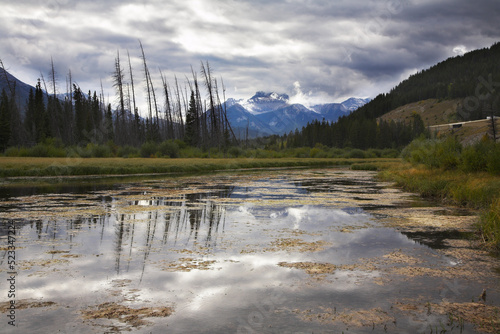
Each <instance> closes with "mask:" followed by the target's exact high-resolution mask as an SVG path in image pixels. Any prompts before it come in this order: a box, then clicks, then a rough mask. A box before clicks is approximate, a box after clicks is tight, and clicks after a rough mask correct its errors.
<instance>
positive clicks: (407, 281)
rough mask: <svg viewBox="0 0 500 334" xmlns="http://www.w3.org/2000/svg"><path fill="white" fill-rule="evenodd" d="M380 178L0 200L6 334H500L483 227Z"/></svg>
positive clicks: (36, 194) (173, 186)
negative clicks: (479, 241) (476, 241)
mask: <svg viewBox="0 0 500 334" xmlns="http://www.w3.org/2000/svg"><path fill="white" fill-rule="evenodd" d="M373 176H374V174H373V173H371V172H358V171H356V172H355V171H350V170H342V169H322V170H294V171H287V170H277V171H268V172H253V173H241V174H213V175H210V176H188V177H176V178H172V177H170V178H166V177H154V178H144V179H140V180H127V179H124V180H121V181H119V182H116V180H115V181H114V183H113V184H112V185H111V184H107V183H105V182H104V183H101V184H99V186H95V182H94V183H93V182H90V183H88V184H85V183H81V182H80V183H78V184H77V185H73V186H68V185H65V184H62V185H61V184H59V186H57V185H55V186H52V187H48V188H43V187H38V188H37V187H30V188H26V187H25V188H21V187H18V188H16V187H12V186H11V187H10V188H8V189H7V188H5V189H3V190H2V191H1V194H2V196H0V208H1V213H0V219H1V223H0V247H1V248H0V249H1V251H0V255H1V262H0V275H1V276H2V277H1V280H0V293H1V294H0V308H1V310H2V313H4V316H3V317H2V318H3V319H1V320H0V321H1V324H0V331H1V332H2V333H3V332H5V333H11V332H12V333H14V332H15V333H35V332H36V333H58V332H61V333H103V332H128V331H132V332H137V333H312V332H314V333H342V332H345V333H349V332H352V333H431V332H432V333H436V332H438V331H443V330H446V331H447V333H476V332H478V333H479V332H490V333H497V332H498V330H499V328H500V323H499V320H498V319H499V318H500V315H499V310H500V309H499V308H498V306H499V305H500V291H499V290H500V288H499V286H500V274H499V272H498V268H499V267H500V261H499V260H498V259H495V258H492V257H490V256H488V255H487V254H485V252H482V251H480V250H477V249H474V248H472V247H471V241H469V240H468V239H469V238H470V226H471V224H472V222H473V221H474V219H475V217H474V215H471V214H470V213H469V212H464V210H463V209H462V210H456V209H453V208H445V207H440V206H436V205H435V204H433V203H427V202H423V201H422V200H421V199H418V198H416V197H415V196H414V195H412V194H408V193H404V192H401V191H399V190H397V189H394V188H392V187H391V186H390V185H389V184H386V183H381V182H377V181H375V180H374V178H373ZM54 189H56V191H55V192H54ZM13 226H14V227H15V239H12V238H11V239H10V242H9V239H8V234H9V228H10V229H11V230H12V228H13ZM11 236H12V235H11ZM9 245H11V246H15V263H12V261H9V252H8V251H9V248H8V246H9ZM12 249H13V248H11V249H10V250H12ZM10 254H11V255H12V253H10ZM11 260H12V258H11ZM9 262H11V263H10V264H9ZM12 264H13V267H10V265H12ZM11 273H15V275H14V276H15V279H14V281H12V280H11V281H8V279H9V278H11V276H12V274H11ZM11 283H13V284H11ZM12 288H14V291H15V297H12V296H10V297H9V293H8V292H9V291H10V290H11V289H12ZM484 289H486V293H485V294H483V295H482V292H483V290H484ZM12 301H14V302H15V310H14V312H12V307H11V308H10V309H9V307H10V304H9V303H10V302H12ZM9 314H14V316H15V324H16V325H17V327H13V326H11V325H9V323H8V322H9V321H11V320H10V319H9V317H8V315H9ZM11 319H12V318H11Z"/></svg>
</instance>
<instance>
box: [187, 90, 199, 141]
mask: <svg viewBox="0 0 500 334" xmlns="http://www.w3.org/2000/svg"><path fill="white" fill-rule="evenodd" d="M196 118H197V110H196V100H195V98H194V92H191V98H190V100H189V109H188V111H187V114H186V130H185V135H184V141H185V142H186V144H188V145H190V146H196V145H197V144H198V131H197V129H196Z"/></svg>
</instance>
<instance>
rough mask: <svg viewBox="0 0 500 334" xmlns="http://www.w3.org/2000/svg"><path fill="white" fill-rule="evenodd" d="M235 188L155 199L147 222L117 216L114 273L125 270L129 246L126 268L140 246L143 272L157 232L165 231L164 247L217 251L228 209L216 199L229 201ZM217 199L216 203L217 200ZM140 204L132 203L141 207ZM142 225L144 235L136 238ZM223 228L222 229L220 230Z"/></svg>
mask: <svg viewBox="0 0 500 334" xmlns="http://www.w3.org/2000/svg"><path fill="white" fill-rule="evenodd" d="M233 190H234V187H231V186H226V187H223V188H221V189H218V190H214V191H211V192H207V193H203V192H200V193H193V194H184V195H180V196H177V197H171V198H166V197H165V198H154V199H151V200H149V201H148V202H147V206H150V207H151V210H148V211H147V213H146V215H147V217H146V219H145V221H144V218H142V217H141V215H144V213H135V214H119V215H116V217H115V221H116V222H115V238H114V240H115V241H114V242H115V247H114V249H115V270H116V272H117V273H119V272H120V270H121V269H122V268H121V266H120V261H121V259H122V257H123V255H124V254H123V252H124V249H123V244H124V242H127V243H128V245H129V249H128V254H127V255H128V256H127V268H126V270H128V269H129V268H130V262H131V261H132V260H133V258H132V254H133V248H134V247H136V248H137V247H140V248H141V250H142V252H143V255H142V266H143V271H144V268H145V265H146V262H147V261H146V260H147V259H148V257H149V255H150V253H151V251H152V248H153V246H156V247H159V246H160V245H155V240H157V239H156V235H157V233H158V231H160V232H162V236H161V239H160V238H158V240H161V247H162V248H166V249H168V248H180V249H190V250H193V249H195V248H196V247H203V248H205V249H208V250H210V249H214V248H215V247H216V246H217V241H218V238H217V236H218V234H219V233H223V231H224V228H223V227H224V222H225V212H226V211H225V207H224V206H223V205H220V203H218V201H217V200H216V199H218V198H229V197H230V196H231V194H232V192H233ZM214 199H215V200H214ZM139 202H140V201H135V202H132V203H130V204H132V205H139V204H140V203H139ZM159 206H162V207H167V208H168V209H167V210H156V207H159ZM139 224H145V229H144V235H142V236H135V233H136V230H138V226H137V225H139ZM221 225H222V228H221ZM137 237H139V238H140V239H141V241H139V242H141V243H142V244H137V242H136V244H134V238H136V239H137Z"/></svg>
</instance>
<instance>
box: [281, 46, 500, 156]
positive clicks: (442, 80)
mask: <svg viewBox="0 0 500 334" xmlns="http://www.w3.org/2000/svg"><path fill="white" fill-rule="evenodd" d="M499 59H500V43H496V44H494V45H493V46H491V47H490V48H485V49H481V50H475V51H471V52H468V53H466V54H464V55H463V56H457V57H454V58H449V59H447V60H445V61H443V62H440V63H438V64H436V65H434V66H432V67H431V68H429V69H426V70H423V71H421V72H418V73H416V74H414V75H411V76H410V77H409V78H408V79H406V80H404V81H403V82H401V83H400V84H399V85H397V86H396V87H395V88H393V89H392V90H391V91H390V92H389V93H384V94H380V95H378V96H377V97H376V98H375V99H373V100H372V101H371V102H369V103H367V104H366V105H364V106H362V107H361V108H359V109H358V110H356V111H354V112H353V113H352V114H350V115H349V116H345V117H341V118H340V119H339V120H338V121H337V122H336V123H326V122H323V123H321V122H314V123H312V124H309V125H308V126H307V127H305V128H303V129H302V131H301V132H298V131H297V132H295V133H290V134H288V135H287V136H284V137H283V138H281V139H280V140H283V141H286V142H288V143H289V145H292V146H302V145H312V146H314V145H316V144H317V143H320V144H323V145H327V146H335V147H347V146H349V147H355V148H361V149H365V148H370V147H378V148H385V147H402V146H405V145H407V144H408V143H409V142H410V141H411V140H412V139H413V138H415V137H416V136H419V135H420V134H421V133H422V132H423V131H424V130H425V127H424V126H423V122H422V119H421V118H420V116H419V115H418V114H414V115H412V117H411V118H410V120H409V121H408V122H406V123H403V122H394V121H385V120H381V121H379V122H377V118H378V117H380V116H382V115H384V114H386V113H388V112H389V111H391V110H393V109H395V108H397V107H400V106H403V105H405V104H408V103H412V102H417V101H421V100H426V99H431V98H434V99H438V100H445V99H461V100H462V102H461V103H460V105H459V110H458V117H459V118H460V119H461V120H463V121H469V120H476V119H481V118H485V117H487V116H491V115H497V116H498V115H500V107H499V106H500V103H499V101H500V62H499Z"/></svg>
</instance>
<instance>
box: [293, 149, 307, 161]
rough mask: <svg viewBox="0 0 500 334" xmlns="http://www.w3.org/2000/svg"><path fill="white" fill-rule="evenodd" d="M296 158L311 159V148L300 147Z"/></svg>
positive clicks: (295, 153) (295, 154)
mask: <svg viewBox="0 0 500 334" xmlns="http://www.w3.org/2000/svg"><path fill="white" fill-rule="evenodd" d="M294 156H295V157H296V158H309V157H310V148H309V147H299V148H296V149H295V152H294Z"/></svg>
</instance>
